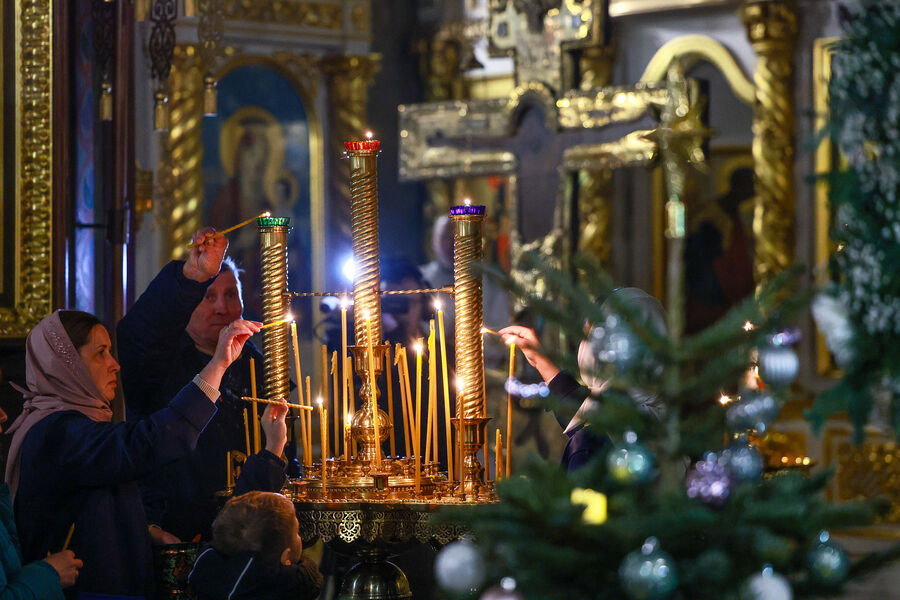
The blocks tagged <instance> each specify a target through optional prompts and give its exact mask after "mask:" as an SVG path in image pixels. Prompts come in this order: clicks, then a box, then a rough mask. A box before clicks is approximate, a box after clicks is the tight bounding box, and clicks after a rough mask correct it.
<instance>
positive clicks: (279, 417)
mask: <svg viewBox="0 0 900 600" xmlns="http://www.w3.org/2000/svg"><path fill="white" fill-rule="evenodd" d="M281 401H282V402H284V400H283V399H282V400H281ZM287 413H288V409H287V406H285V405H284V404H269V405H267V406H266V410H264V411H263V414H262V430H263V433H265V434H266V450H268V451H269V452H271V453H272V454H274V455H275V456H281V454H282V453H283V452H284V445H285V444H287V423H285V420H284V418H285V416H287Z"/></svg>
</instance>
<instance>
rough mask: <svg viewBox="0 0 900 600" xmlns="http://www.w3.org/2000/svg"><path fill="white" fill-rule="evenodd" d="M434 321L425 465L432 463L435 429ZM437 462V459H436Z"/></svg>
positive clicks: (429, 339)
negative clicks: (432, 440) (433, 402)
mask: <svg viewBox="0 0 900 600" xmlns="http://www.w3.org/2000/svg"><path fill="white" fill-rule="evenodd" d="M434 373H435V369H434V321H431V325H430V327H429V330H428V424H427V425H426V427H427V429H426V430H425V464H426V465H427V464H428V463H429V462H431V446H432V442H431V430H432V429H434V427H433V423H434V407H433V406H432V398H433V397H434V396H435V394H434ZM434 458H435V460H436V459H437V457H436V456H435V457H434Z"/></svg>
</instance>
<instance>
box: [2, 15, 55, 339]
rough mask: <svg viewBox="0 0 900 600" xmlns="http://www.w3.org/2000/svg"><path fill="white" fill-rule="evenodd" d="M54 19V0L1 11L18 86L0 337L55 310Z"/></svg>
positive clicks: (13, 335) (6, 160) (6, 187)
mask: <svg viewBox="0 0 900 600" xmlns="http://www.w3.org/2000/svg"><path fill="white" fill-rule="evenodd" d="M11 5H12V6H11ZM53 16H54V11H53V2H51V0H20V1H17V2H11V3H4V4H3V9H2V13H0V26H2V31H3V33H4V35H3V36H2V37H3V46H2V52H0V54H2V63H0V64H2V71H3V76H4V81H8V80H10V79H12V80H13V81H14V90H13V94H12V97H13V99H14V101H13V103H12V105H10V104H0V106H2V113H0V114H2V119H0V133H2V134H3V135H2V137H3V140H4V141H3V146H2V150H0V164H2V166H3V171H2V173H3V188H2V190H3V191H2V193H0V214H2V215H3V219H2V221H3V227H2V238H3V239H2V241H0V245H2V251H0V264H2V265H3V272H2V280H0V339H21V338H24V337H25V336H26V335H27V334H28V332H29V331H30V330H31V328H32V327H34V325H36V324H37V323H38V321H40V320H41V319H42V318H43V317H44V316H46V315H47V314H49V313H50V312H51V310H52V308H53V284H52V282H53V252H52V248H53V239H52V238H53V236H52V232H53V218H54V215H53V192H52V190H53V150H54V140H53V134H52V126H53V118H52V116H53V93H52V89H53V52H52V44H53V35H52V31H53Z"/></svg>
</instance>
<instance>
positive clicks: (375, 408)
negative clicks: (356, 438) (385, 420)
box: [366, 314, 381, 467]
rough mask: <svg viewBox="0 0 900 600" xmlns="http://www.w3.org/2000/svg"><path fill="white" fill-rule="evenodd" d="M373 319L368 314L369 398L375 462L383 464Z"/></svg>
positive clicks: (378, 464) (379, 464)
mask: <svg viewBox="0 0 900 600" xmlns="http://www.w3.org/2000/svg"><path fill="white" fill-rule="evenodd" d="M372 343H373V342H372V319H371V318H370V315H369V314H366V352H367V354H368V357H369V398H370V399H371V401H372V426H373V427H374V428H375V464H376V465H377V466H379V467H380V466H381V431H380V428H379V427H378V421H379V420H380V419H379V418H378V397H377V396H376V389H377V388H376V387H375V350H374V348H373V347H372Z"/></svg>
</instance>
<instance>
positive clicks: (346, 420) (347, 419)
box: [344, 413, 353, 427]
mask: <svg viewBox="0 0 900 600" xmlns="http://www.w3.org/2000/svg"><path fill="white" fill-rule="evenodd" d="M351 421H353V415H351V414H350V413H347V414H346V415H344V427H350V422H351Z"/></svg>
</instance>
